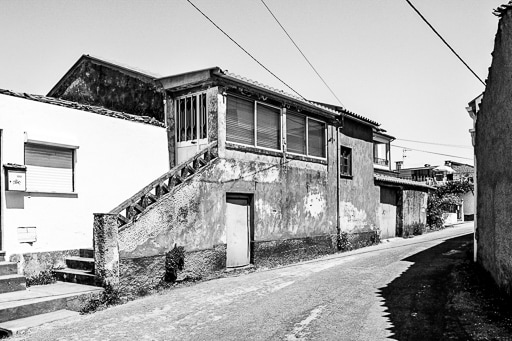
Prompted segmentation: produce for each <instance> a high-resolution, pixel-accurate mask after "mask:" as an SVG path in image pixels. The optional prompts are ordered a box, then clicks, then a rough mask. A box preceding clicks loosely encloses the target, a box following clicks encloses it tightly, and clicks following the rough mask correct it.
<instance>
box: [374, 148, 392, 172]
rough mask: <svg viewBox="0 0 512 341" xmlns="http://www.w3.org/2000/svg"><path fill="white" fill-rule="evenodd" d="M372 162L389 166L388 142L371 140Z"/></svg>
mask: <svg viewBox="0 0 512 341" xmlns="http://www.w3.org/2000/svg"><path fill="white" fill-rule="evenodd" d="M373 163H374V164H376V165H379V166H383V167H386V168H389V143H382V142H373Z"/></svg>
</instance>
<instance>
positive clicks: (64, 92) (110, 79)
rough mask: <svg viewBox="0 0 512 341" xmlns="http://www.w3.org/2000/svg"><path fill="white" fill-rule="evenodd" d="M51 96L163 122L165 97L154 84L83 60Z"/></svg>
mask: <svg viewBox="0 0 512 341" xmlns="http://www.w3.org/2000/svg"><path fill="white" fill-rule="evenodd" d="M51 95H52V96H53V97H56V98H62V99H65V100H68V101H73V102H78V103H82V104H90V105H97V106H101V107H104V108H108V109H111V110H115V111H121V112H126V113H129V114H134V115H140V116H149V117H154V118H156V119H157V120H159V121H160V122H163V121H164V104H163V95H162V94H161V93H159V92H158V91H157V89H156V86H155V84H154V82H153V81H149V80H148V79H145V78H143V77H138V78H137V77H135V76H129V75H127V74H125V73H122V72H120V71H118V70H115V69H112V68H108V67H105V66H103V65H100V64H97V63H95V62H94V61H92V60H90V59H84V60H83V61H82V62H81V63H80V64H79V65H78V67H77V68H76V69H75V70H74V71H73V73H72V74H71V75H69V77H68V78H67V79H66V80H65V81H64V82H63V83H62V84H60V86H59V87H58V88H57V89H54V92H53V93H52V94H51Z"/></svg>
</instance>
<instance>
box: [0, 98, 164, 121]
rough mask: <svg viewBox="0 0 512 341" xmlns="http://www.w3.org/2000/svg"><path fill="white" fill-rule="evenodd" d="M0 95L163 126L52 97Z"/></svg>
mask: <svg viewBox="0 0 512 341" xmlns="http://www.w3.org/2000/svg"><path fill="white" fill-rule="evenodd" d="M0 94H1V95H7V96H13V97H18V98H23V99H28V100H32V101H36V102H41V103H46V104H52V105H58V106H61V107H66V108H71V109H76V110H82V111H87V112H92V113H95V114H99V115H103V116H108V117H114V118H120V119H123V120H128V121H133V122H140V123H146V124H151V125H154V126H158V127H164V126H165V125H164V124H163V123H162V122H160V121H158V120H156V119H155V118H153V117H148V116H137V115H132V114H127V113H124V112H119V111H113V110H109V109H105V108H103V107H98V106H94V105H87V104H80V103H76V102H71V101H66V100H63V99H58V98H53V97H47V96H42V95H32V94H27V93H22V92H14V91H10V90H4V89H0Z"/></svg>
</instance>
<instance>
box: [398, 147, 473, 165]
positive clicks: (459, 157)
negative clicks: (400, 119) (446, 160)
mask: <svg viewBox="0 0 512 341" xmlns="http://www.w3.org/2000/svg"><path fill="white" fill-rule="evenodd" d="M391 147H397V148H402V149H407V150H414V151H417V152H423V153H428V154H436V155H442V156H449V157H455V158H457V159H464V160H470V161H473V159H470V158H468V157H462V156H457V155H450V154H443V153H436V152H431V151H428V150H421V149H414V148H410V147H403V146H397V145H391Z"/></svg>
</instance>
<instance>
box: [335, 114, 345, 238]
mask: <svg viewBox="0 0 512 341" xmlns="http://www.w3.org/2000/svg"><path fill="white" fill-rule="evenodd" d="M343 119H344V116H342V125H341V126H343ZM339 129H340V127H338V126H337V127H335V130H336V172H335V173H336V231H337V233H338V236H337V238H340V236H341V224H340V141H339V139H340V131H339ZM336 246H337V245H336Z"/></svg>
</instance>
